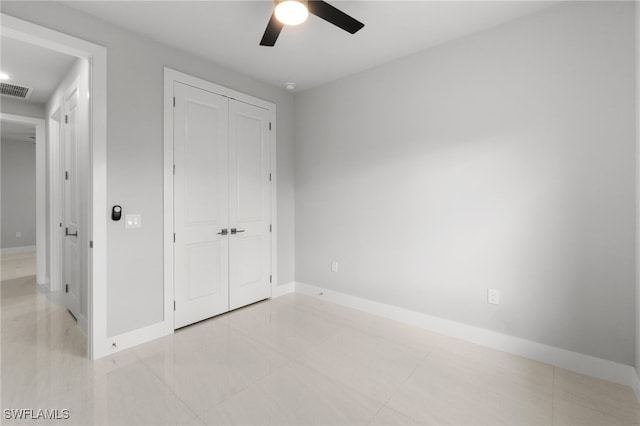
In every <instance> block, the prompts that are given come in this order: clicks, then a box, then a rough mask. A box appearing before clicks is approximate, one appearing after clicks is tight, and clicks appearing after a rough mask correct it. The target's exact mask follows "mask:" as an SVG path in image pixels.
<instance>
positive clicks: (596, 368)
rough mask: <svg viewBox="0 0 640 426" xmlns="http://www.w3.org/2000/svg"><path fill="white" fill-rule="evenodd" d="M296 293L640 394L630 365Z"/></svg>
mask: <svg viewBox="0 0 640 426" xmlns="http://www.w3.org/2000/svg"><path fill="white" fill-rule="evenodd" d="M295 291H296V292H298V293H301V294H307V295H310V296H317V295H319V294H320V293H322V297H323V298H324V299H326V300H329V301H331V302H334V303H337V304H339V305H343V306H346V307H349V308H354V309H358V310H361V311H364V312H368V313H370V314H374V315H378V316H381V317H384V318H388V319H391V320H395V321H398V322H401V323H404V324H408V325H413V326H416V327H420V328H424V329H427V330H430V331H434V332H436V333H440V334H444V335H447V336H451V337H455V338H457V339H461V340H466V341H469V342H472V343H476V344H478V345H481V346H486V347H489V348H492V349H497V350H501V351H504V352H508V353H512V354H514V355H518V356H522V357H525V358H529V359H533V360H535V361H539V362H544V363H547V364H551V365H553V366H556V367H560V368H564V369H567V370H571V371H575V372H577V373H581V374H586V375H589V376H592V377H596V378H599V379H603V380H608V381H610V382H614V383H619V384H622V385H625V386H629V387H631V388H633V389H634V390H636V392H637V393H639V394H640V390H639V387H638V386H637V383H638V375H637V374H636V370H635V369H634V368H633V367H631V366H630V365H625V364H620V363H617V362H613V361H608V360H605V359H601V358H596V357H592V356H589V355H584V354H580V353H577V352H572V351H568V350H566V349H561V348H557V347H553V346H548V345H545V344H542V343H537V342H533V341H531V340H526V339H521V338H518V337H514V336H509V335H506V334H502V333H497V332H495V331H491V330H487V329H483V328H479V327H474V326H472V325H468V324H463V323H459V322H456V321H451V320H448V319H444V318H439V317H435V316H432V315H427V314H423V313H420V312H416V311H411V310H409V309H405V308H401V307H398V306H392V305H387V304H384V303H380V302H375V301H372V300H368V299H363V298H360V297H357V296H352V295H349V294H344V293H340V292H337V291H333V290H327V289H325V288H322V287H317V286H313V285H309V284H305V283H300V282H296V283H295Z"/></svg>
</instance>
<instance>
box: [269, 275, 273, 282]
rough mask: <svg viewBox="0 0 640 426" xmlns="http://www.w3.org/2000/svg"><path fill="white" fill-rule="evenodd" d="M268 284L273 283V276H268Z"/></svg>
mask: <svg viewBox="0 0 640 426" xmlns="http://www.w3.org/2000/svg"><path fill="white" fill-rule="evenodd" d="M269 282H270V283H272V282H273V275H269Z"/></svg>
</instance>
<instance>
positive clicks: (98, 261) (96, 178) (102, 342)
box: [0, 14, 110, 359]
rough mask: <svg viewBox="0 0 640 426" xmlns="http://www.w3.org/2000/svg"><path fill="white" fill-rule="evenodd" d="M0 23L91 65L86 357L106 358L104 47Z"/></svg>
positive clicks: (17, 35)
mask: <svg viewBox="0 0 640 426" xmlns="http://www.w3.org/2000/svg"><path fill="white" fill-rule="evenodd" d="M0 19H1V20H2V28H1V34H2V36H3V37H7V38H11V39H15V40H20V41H23V42H26V43H30V44H34V45H37V46H40V47H44V48H46V49H50V50H54V51H57V52H60V53H64V54H67V55H70V56H75V57H77V58H84V59H87V60H88V61H89V67H90V74H91V77H90V80H91V82H90V86H89V87H90V94H91V98H90V101H89V102H90V107H89V108H90V113H89V116H90V117H89V126H90V135H89V150H90V156H91V161H90V164H89V174H90V178H91V185H90V192H91V195H90V197H91V200H90V202H89V205H90V213H89V217H88V218H87V219H88V221H89V229H90V240H91V244H92V246H93V248H89V247H85V248H84V249H86V250H89V259H90V261H89V268H88V269H89V276H88V277H86V279H87V281H88V292H87V293H88V294H87V298H88V300H87V307H88V312H87V317H88V322H89V326H88V339H87V346H88V349H87V353H88V355H89V358H90V359H96V358H100V357H102V356H105V355H107V354H109V347H110V344H109V341H108V339H107V195H106V194H107V167H106V166H107V164H106V163H107V49H106V48H105V47H103V46H99V45H97V44H94V43H90V42H88V41H85V40H81V39H79V38H76V37H73V36H69V35H67V34H63V33H60V32H58V31H54V30H51V29H49V28H45V27H42V26H40V25H36V24H33V23H31V22H27V21H23V20H21V19H17V18H14V17H12V16H8V15H5V14H0ZM43 136H44V127H43ZM36 137H37V136H36ZM36 143H37V142H36ZM43 160H44V157H43ZM43 165H44V163H43ZM40 212H42V214H44V209H39V213H40Z"/></svg>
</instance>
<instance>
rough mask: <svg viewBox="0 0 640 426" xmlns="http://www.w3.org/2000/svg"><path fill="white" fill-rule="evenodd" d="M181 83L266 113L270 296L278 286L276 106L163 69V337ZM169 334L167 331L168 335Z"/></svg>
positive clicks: (170, 286) (167, 322)
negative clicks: (176, 108) (268, 129)
mask: <svg viewBox="0 0 640 426" xmlns="http://www.w3.org/2000/svg"><path fill="white" fill-rule="evenodd" d="M174 82H178V83H183V84H186V85H189V86H193V87H196V88H199V89H202V90H206V91H208V92H212V93H216V94H218V95H222V96H226V97H228V98H232V99H235V100H237V101H240V102H245V103H248V104H251V105H255V106H257V107H260V108H264V109H266V110H268V111H269V112H270V121H271V123H272V126H271V147H270V149H271V152H270V168H271V224H272V233H271V275H272V280H271V294H272V295H273V294H274V288H276V287H277V285H278V251H277V247H278V238H277V235H278V225H277V218H278V215H277V200H278V197H277V194H278V192H277V189H278V177H277V173H276V170H277V169H276V152H277V150H276V145H277V143H276V131H277V125H276V105H275V104H274V103H271V102H268V101H265V100H262V99H259V98H256V97H253V96H250V95H246V94H244V93H241V92H237V91H235V90H233V89H228V88H226V87H223V86H220V85H218V84H215V83H212V82H210V81H206V80H203V79H201V78H198V77H194V76H192V75H189V74H185V73H183V72H180V71H176V70H174V69H171V68H167V67H165V69H164V164H163V179H164V184H163V186H164V205H163V207H164V236H163V241H164V321H163V324H164V327H165V330H167V333H173V323H174V318H173V317H174V315H173V300H174V268H173V262H174V259H173V257H174V256H173V207H174V206H173V204H174V203H173V164H174V163H173V161H174V160H173V84H174ZM169 330H170V331H169Z"/></svg>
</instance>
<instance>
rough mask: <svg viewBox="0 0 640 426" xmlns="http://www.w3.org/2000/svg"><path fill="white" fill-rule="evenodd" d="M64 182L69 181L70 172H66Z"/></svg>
mask: <svg viewBox="0 0 640 426" xmlns="http://www.w3.org/2000/svg"><path fill="white" fill-rule="evenodd" d="M64 180H69V172H64Z"/></svg>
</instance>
